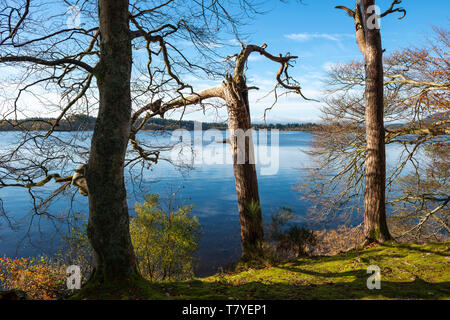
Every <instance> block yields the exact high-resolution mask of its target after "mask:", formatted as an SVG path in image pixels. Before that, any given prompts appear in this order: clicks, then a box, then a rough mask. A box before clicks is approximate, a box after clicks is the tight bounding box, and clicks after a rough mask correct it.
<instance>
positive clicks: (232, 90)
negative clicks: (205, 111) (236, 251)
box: [223, 73, 264, 260]
mask: <svg viewBox="0 0 450 320" xmlns="http://www.w3.org/2000/svg"><path fill="white" fill-rule="evenodd" d="M223 86H224V92H223V93H224V99H225V101H226V105H227V111H228V130H229V133H230V144H231V151H232V156H233V169H234V178H235V183H236V194H237V199H238V211H239V220H240V225H241V245H242V259H243V260H252V259H254V258H258V257H261V256H262V244H263V242H264V232H263V224H262V214H261V206H260V201H259V192H258V178H257V175H256V167H255V161H254V147H253V141H252V136H251V131H250V128H251V121H250V108H249V102H248V89H247V86H246V82H245V79H244V77H243V75H242V73H238V74H234V76H233V77H231V76H227V79H226V82H224V84H223Z"/></svg>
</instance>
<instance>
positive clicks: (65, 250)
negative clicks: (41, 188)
mask: <svg viewBox="0 0 450 320" xmlns="http://www.w3.org/2000/svg"><path fill="white" fill-rule="evenodd" d="M69 225H70V231H69V232H67V233H66V234H65V235H64V237H63V238H62V240H63V245H62V246H61V248H60V249H59V250H58V252H57V253H56V255H55V256H54V259H55V260H56V261H57V262H58V263H59V264H61V265H65V266H66V268H67V267H68V266H70V265H76V266H79V267H80V271H81V284H82V285H83V284H84V283H85V282H86V281H87V280H88V279H89V276H90V274H91V272H92V270H93V269H94V250H93V249H92V246H91V244H90V242H89V238H88V236H87V219H86V218H84V216H83V215H82V214H81V213H75V214H74V215H73V217H72V218H71V220H70V221H69Z"/></svg>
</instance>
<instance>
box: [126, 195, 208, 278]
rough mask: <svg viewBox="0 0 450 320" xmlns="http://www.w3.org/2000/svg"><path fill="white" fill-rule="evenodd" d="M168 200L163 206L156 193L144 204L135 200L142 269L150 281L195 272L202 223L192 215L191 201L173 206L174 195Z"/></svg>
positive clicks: (132, 226)
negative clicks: (166, 204) (164, 206)
mask: <svg viewBox="0 0 450 320" xmlns="http://www.w3.org/2000/svg"><path fill="white" fill-rule="evenodd" d="M168 202H169V204H168V206H167V207H166V208H163V207H162V205H161V203H160V199H159V196H158V195H157V194H150V195H148V196H147V197H146V200H145V202H144V203H143V204H136V206H135V211H136V216H135V217H133V218H132V219H131V222H130V233H131V239H132V242H133V246H134V250H135V253H136V257H137V259H138V267H139V271H140V272H141V274H142V275H143V276H144V277H145V278H147V279H148V280H150V281H161V280H184V279H187V278H190V277H192V276H193V270H194V263H195V258H194V253H195V251H196V250H197V248H198V240H199V237H200V232H199V230H200V224H199V222H198V219H197V218H196V217H195V216H194V217H191V216H190V213H191V211H192V207H193V206H192V205H189V206H187V205H182V206H179V205H175V206H173V205H172V202H173V198H170V199H169V201H168Z"/></svg>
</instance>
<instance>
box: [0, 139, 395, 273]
mask: <svg viewBox="0 0 450 320" xmlns="http://www.w3.org/2000/svg"><path fill="white" fill-rule="evenodd" d="M58 134H59V135H60V137H62V138H64V137H65V138H69V137H70V135H72V133H58ZM13 135H14V133H12V132H7V133H1V137H2V138H1V139H0V148H1V147H2V146H3V147H4V146H6V145H7V144H8V143H10V141H12V140H13ZM219 137H220V135H219ZM274 138H275V137H274ZM274 138H273V139H272V141H271V142H274V141H275V139H274ZM311 138H312V137H311V134H309V133H304V132H280V133H279V148H278V149H277V150H278V154H277V152H275V151H274V150H275V149H274V150H271V149H270V143H268V145H269V147H268V149H262V150H261V149H259V150H260V152H261V154H262V153H263V152H265V153H266V154H270V153H271V152H272V154H271V158H270V159H271V160H272V167H271V166H270V165H268V162H267V161H266V162H263V165H257V170H258V178H259V191H260V197H261V207H262V208H263V217H264V218H265V220H266V221H268V218H269V217H270V215H271V213H272V212H275V211H276V210H277V209H279V208H280V207H283V206H285V207H290V208H291V209H293V210H294V212H295V214H296V215H298V216H299V217H301V216H302V215H304V214H305V212H306V210H307V207H308V203H306V202H304V201H302V200H300V199H299V196H300V195H299V193H298V191H296V190H295V186H296V185H297V183H298V182H299V181H300V180H301V179H302V176H304V175H305V174H306V172H305V168H306V167H308V166H310V165H311V164H310V163H309V161H310V160H309V158H308V156H307V155H306V154H305V153H304V151H306V150H308V148H309V143H310V141H311ZM138 139H139V140H142V141H146V142H153V143H156V144H165V143H168V141H169V137H162V136H160V135H158V134H155V133H153V132H143V133H141V134H140V136H138ZM254 139H255V142H257V140H256V137H255V138H254ZM206 140H208V141H212V140H214V138H211V139H210V137H209V138H208V139H206ZM216 140H220V139H218V138H217V137H216ZM269 141H270V140H269ZM259 142H260V143H259V145H264V141H259ZM86 145H88V142H86ZM183 150H184V152H183V157H184V161H186V159H190V157H189V156H186V154H190V153H189V152H188V151H189V150H187V149H183ZM172 154H173V153H171V152H166V153H164V154H163V157H165V158H172V160H173V159H174V157H171V155H172ZM194 154H195V155H197V157H196V159H197V160H196V162H194V165H193V169H190V170H187V169H183V170H180V169H179V168H176V167H175V166H174V165H173V164H171V163H169V162H166V161H160V162H159V163H158V164H157V165H155V166H153V167H152V169H151V171H150V170H144V172H143V176H142V178H143V182H142V184H141V185H140V187H138V186H137V185H136V183H134V184H133V183H131V181H130V180H128V182H127V189H128V194H129V207H130V213H131V214H133V209H132V208H133V206H134V203H135V202H136V201H142V199H143V196H144V194H145V193H150V192H151V193H161V197H162V198H164V197H165V196H167V195H168V194H170V193H171V192H173V191H174V190H179V191H178V198H180V199H181V200H182V201H184V202H185V203H186V204H194V205H195V206H194V209H193V214H194V215H195V216H197V217H198V218H199V221H200V224H201V225H202V232H203V236H202V238H201V242H200V248H199V250H198V257H199V267H198V270H197V271H196V273H197V274H198V275H208V274H212V273H214V272H216V271H217V269H218V267H219V266H221V265H225V264H227V263H230V262H231V261H233V260H236V259H238V257H239V255H240V235H239V231H240V230H239V219H238V212H237V199H236V192H235V186H234V176H233V167H232V165H231V163H230V160H231V159H230V158H229V151H228V146H227V145H226V144H222V143H216V142H210V143H208V142H204V148H203V156H199V155H198V152H195V153H194ZM258 155H259V153H257V156H258ZM391 156H392V155H391ZM202 158H203V161H199V159H202ZM223 158H226V159H227V160H228V162H227V163H225V164H220V163H214V160H215V161H216V162H218V159H223ZM394 158H395V156H394ZM262 160H263V159H262ZM266 160H267V159H266ZM388 162H389V160H388ZM277 164H278V165H277ZM277 167H278V168H277ZM264 168H265V171H264ZM268 168H271V169H268ZM274 168H275V169H274ZM276 169H278V170H276ZM133 170H134V171H135V172H140V171H138V169H137V168H134V169H133ZM261 170H262V171H261ZM274 170H275V171H276V172H274ZM128 176H129V175H128ZM57 187H58V184H55V183H49V184H48V185H46V186H45V188H43V190H44V191H45V192H51V191H53V190H55V189H56V188H57ZM0 198H1V199H2V200H3V204H4V207H5V210H6V211H7V213H8V214H9V216H10V217H12V218H13V220H14V222H15V224H16V226H19V228H18V229H17V228H16V230H11V229H10V228H9V227H8V226H7V223H6V222H5V221H2V222H1V225H0V255H6V256H33V255H38V254H48V255H51V254H53V253H54V252H55V250H56V249H57V248H58V244H59V242H60V239H61V235H62V234H64V233H65V232H66V231H67V226H66V225H65V224H64V222H63V221H62V220H63V219H60V220H58V216H59V217H63V216H64V215H65V213H66V212H68V210H69V209H70V206H72V208H73V209H74V210H75V211H80V212H84V213H87V212H88V207H87V198H85V197H83V196H81V195H79V194H77V195H76V196H75V198H74V199H73V202H72V204H71V201H70V197H65V198H61V199H59V200H57V201H56V202H55V203H53V205H52V206H51V207H50V208H49V212H51V213H52V214H54V216H55V217H56V218H55V219H47V218H40V217H37V216H33V215H32V211H31V209H32V205H31V198H30V196H29V194H28V192H27V190H24V189H23V188H3V189H0Z"/></svg>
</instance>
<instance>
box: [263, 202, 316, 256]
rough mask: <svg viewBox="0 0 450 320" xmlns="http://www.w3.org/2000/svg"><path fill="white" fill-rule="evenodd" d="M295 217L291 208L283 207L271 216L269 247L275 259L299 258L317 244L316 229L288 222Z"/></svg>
mask: <svg viewBox="0 0 450 320" xmlns="http://www.w3.org/2000/svg"><path fill="white" fill-rule="evenodd" d="M294 218H295V216H294V214H293V212H292V210H291V209H289V208H282V209H281V210H279V211H278V212H277V213H276V214H275V215H272V217H271V224H270V225H269V226H268V238H269V241H270V244H269V246H268V247H269V248H271V251H272V252H271V254H272V256H273V258H274V259H275V260H286V259H292V258H297V257H299V256H302V255H306V254H308V253H309V252H310V251H311V250H312V247H314V246H315V245H317V237H316V235H315V233H314V231H311V230H308V229H306V228H304V227H299V226H297V225H291V226H289V225H288V223H289V222H290V221H292V220H293V219H294Z"/></svg>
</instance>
